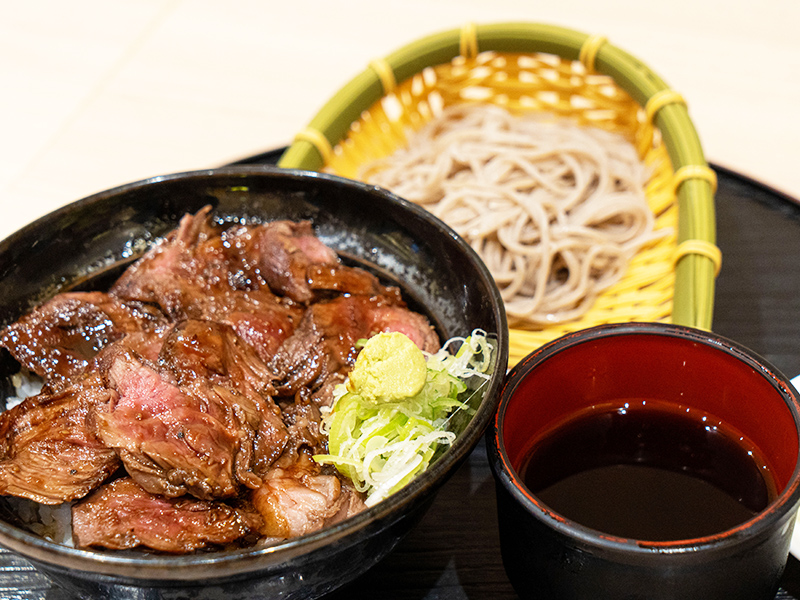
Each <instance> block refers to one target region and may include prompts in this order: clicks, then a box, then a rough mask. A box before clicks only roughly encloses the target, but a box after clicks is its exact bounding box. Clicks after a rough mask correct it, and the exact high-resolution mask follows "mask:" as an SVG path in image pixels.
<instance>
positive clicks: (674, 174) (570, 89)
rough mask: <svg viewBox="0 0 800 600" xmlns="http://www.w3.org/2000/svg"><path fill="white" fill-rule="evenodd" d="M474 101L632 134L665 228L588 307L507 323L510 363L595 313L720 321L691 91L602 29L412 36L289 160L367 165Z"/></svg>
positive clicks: (707, 189) (490, 28)
mask: <svg viewBox="0 0 800 600" xmlns="http://www.w3.org/2000/svg"><path fill="white" fill-rule="evenodd" d="M465 101H469V102H486V103H496V104H499V105H502V106H505V107H506V108H508V109H509V110H512V111H517V112H519V111H546V112H548V113H554V114H557V115H560V116H563V117H566V118H570V119H573V120H574V121H576V122H577V123H579V124H590V125H594V126H597V127H601V128H604V129H607V130H610V131H614V132H617V133H620V134H622V135H623V136H625V137H626V138H627V139H629V140H630V141H631V142H632V143H634V144H635V147H636V148H637V149H638V151H639V154H640V157H641V158H642V160H643V161H644V162H645V163H646V165H647V166H648V167H649V169H650V173H651V175H650V179H649V181H648V183H647V187H646V190H645V195H646V198H647V201H648V203H649V205H650V207H651V209H652V210H653V212H654V214H655V216H656V229H664V230H665V232H666V233H665V235H664V236H662V237H660V238H659V239H658V240H657V241H655V242H653V243H650V244H649V245H647V246H645V247H644V248H642V249H641V250H640V251H639V252H638V254H637V255H636V256H635V257H634V259H633V260H632V262H631V264H630V266H629V268H628V271H627V272H626V274H625V276H624V277H623V278H622V280H621V281H619V282H618V283H616V284H615V285H614V286H613V287H611V288H609V289H607V290H605V291H604V292H603V293H602V295H601V296H600V297H598V299H597V300H596V301H595V302H594V304H593V306H592V308H591V309H590V310H589V311H588V312H587V313H585V314H584V315H583V316H582V317H580V318H578V319H576V320H573V321H571V322H567V323H560V324H554V325H547V326H543V327H538V328H533V327H524V328H523V327H514V328H512V329H511V330H510V332H509V338H510V356H509V359H510V361H509V362H510V365H513V364H515V363H516V362H517V361H519V360H520V359H521V358H522V357H524V356H525V355H526V354H528V353H529V352H531V351H532V350H534V349H536V348H537V347H538V346H540V345H541V344H543V343H545V342H547V341H549V340H552V339H554V338H556V337H559V336H561V335H563V334H565V333H569V332H572V331H576V330H579V329H583V328H587V327H591V326H594V325H599V324H604V323H615V322H629V321H664V322H673V323H678V324H682V325H688V326H691V327H697V328H702V329H710V328H711V321H712V315H713V299H714V280H715V277H716V275H717V273H718V271H719V267H720V263H721V255H720V252H719V249H718V248H717V247H716V245H715V242H716V229H715V216H714V191H715V188H716V177H715V174H714V171H712V170H711V169H710V168H709V167H708V164H707V162H706V160H705V158H704V154H703V150H702V147H701V144H700V141H699V139H698V136H697V133H696V131H695V128H694V126H693V124H692V122H691V120H690V118H689V115H688V111H687V107H686V103H685V101H684V99H683V98H682V97H681V96H680V94H679V93H677V92H676V91H674V90H672V89H670V88H669V87H668V86H667V85H666V83H664V81H662V80H661V79H660V78H659V77H658V76H657V75H656V74H655V73H653V72H652V71H651V70H650V69H649V68H648V67H647V66H645V65H644V64H642V63H641V62H640V61H639V60H637V59H636V58H634V57H633V56H631V55H629V54H628V53H626V52H625V51H623V50H621V49H620V48H617V47H615V46H613V45H612V44H611V43H609V42H608V41H607V40H606V38H604V37H602V36H598V35H587V34H585V33H581V32H577V31H573V30H570V29H565V28H562V27H556V26H552V25H544V24H536V23H503V24H488V25H477V26H476V25H472V24H469V25H466V26H465V27H463V28H461V29H453V30H449V31H444V32H441V33H438V34H435V35H431V36H429V37H426V38H423V39H420V40H418V41H415V42H413V43H411V44H409V45H407V46H405V47H403V48H401V49H399V50H397V51H396V52H394V53H392V54H390V55H388V56H386V57H385V58H383V59H378V60H373V61H372V62H370V63H369V65H368V67H367V68H366V69H365V70H364V71H363V72H362V73H360V74H359V75H357V76H356V77H355V78H354V79H352V80H351V81H350V82H349V83H347V84H346V85H345V86H344V87H343V88H342V89H341V90H340V91H339V92H338V93H337V94H336V95H335V96H334V97H333V98H331V99H330V100H329V101H328V103H327V104H325V105H324V106H323V108H322V109H321V110H320V111H319V112H318V113H317V115H316V116H315V117H314V118H313V119H312V120H311V121H310V123H309V125H308V127H307V128H306V129H305V130H303V131H301V132H300V133H298V135H297V136H296V138H295V140H294V142H293V143H292V145H291V146H290V147H289V148H288V149H287V150H286V152H285V153H284V154H283V156H282V157H281V159H280V161H279V163H278V164H279V166H281V167H286V168H300V169H309V170H318V171H321V170H324V171H328V172H332V173H336V174H338V175H342V176H344V177H350V178H356V177H357V173H358V170H359V168H360V167H361V166H362V165H364V164H366V163H367V162H370V161H372V160H375V159H377V158H381V157H384V156H387V155H389V154H391V153H392V152H394V151H395V150H396V149H397V148H399V147H401V146H403V145H404V144H405V143H406V139H407V134H408V133H409V131H414V130H417V129H419V128H420V127H421V126H422V125H423V124H425V123H426V122H427V121H429V120H430V119H431V118H432V117H433V115H434V114H436V112H437V110H440V109H441V108H443V107H445V106H448V105H451V104H454V103H463V102H465Z"/></svg>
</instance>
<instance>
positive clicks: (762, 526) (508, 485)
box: [486, 322, 800, 554]
mask: <svg viewBox="0 0 800 600" xmlns="http://www.w3.org/2000/svg"><path fill="white" fill-rule="evenodd" d="M629 335H661V336H666V337H673V338H681V339H685V340H687V341H692V342H695V343H700V344H703V345H705V346H708V347H713V348H716V349H718V350H720V351H722V352H725V353H727V354H729V355H731V356H733V357H734V358H735V359H738V360H740V361H742V362H744V363H745V364H747V365H749V366H750V367H751V368H753V369H754V371H756V372H757V373H758V374H760V375H761V376H762V377H764V378H765V379H767V380H768V381H769V382H770V383H771V384H772V386H773V387H774V388H775V389H776V391H777V392H778V393H779V394H780V395H781V396H782V398H783V401H784V402H785V404H786V405H787V408H788V409H789V411H790V413H791V415H792V419H793V420H794V423H795V427H796V429H797V433H798V441H800V394H799V393H798V391H797V390H796V389H795V388H794V386H793V385H792V384H791V382H790V381H789V379H788V378H787V377H786V376H785V375H784V374H783V373H781V372H780V371H779V370H778V369H777V368H775V367H774V366H773V365H772V364H771V363H769V361H767V360H766V359H764V358H763V357H761V356H759V355H758V354H756V353H755V352H754V351H752V350H750V349H749V348H747V347H745V346H743V345H741V344H739V343H738V342H735V341H733V340H730V339H728V338H725V337H723V336H720V335H718V334H715V333H713V332H710V331H706V330H701V329H697V328H693V327H688V326H684V325H675V324H670V323H659V322H646V323H645V322H631V323H615V324H604V325H598V326H595V327H591V328H588V329H583V330H580V331H576V332H573V333H569V334H566V335H564V336H562V337H559V338H557V339H555V340H552V341H551V342H548V343H547V344H544V345H543V346H541V347H539V348H538V349H536V350H534V351H533V352H531V353H530V354H528V355H527V356H526V357H525V358H523V359H522V360H520V361H519V362H518V363H517V364H516V365H515V366H514V368H513V369H512V370H511V371H509V373H508V374H507V376H506V379H505V381H504V382H503V386H502V388H501V390H500V402H499V404H498V408H497V411H496V412H495V416H494V419H493V421H492V423H491V426H490V428H489V430H488V431H487V434H486V437H487V450H488V454H489V463H490V466H491V468H492V472H493V474H494V476H495V480H496V482H497V483H498V485H502V486H503V487H504V488H505V490H506V491H507V492H508V493H510V494H511V496H512V497H513V498H514V500H515V501H516V502H518V503H519V504H520V505H521V506H522V508H523V509H524V510H525V511H526V512H528V513H529V514H531V515H532V516H534V517H535V518H537V519H538V520H539V521H542V522H544V523H545V524H546V525H547V526H549V527H551V528H553V529H555V530H557V531H558V532H560V533H562V534H565V535H568V536H570V537H572V538H574V539H576V540H580V541H582V542H583V543H584V544H587V545H590V546H595V547H603V548H606V549H615V550H618V551H624V552H632V553H642V554H652V552H653V551H658V552H661V553H669V554H681V553H685V552H688V551H697V550H698V549H700V548H709V549H710V548H716V547H719V546H720V545H723V544H725V545H727V544H730V543H739V542H743V541H744V540H747V539H753V538H756V537H759V535H760V534H761V533H762V532H764V531H767V530H768V529H769V528H770V527H772V526H773V525H774V524H775V523H777V522H779V521H780V520H781V519H783V518H785V517H786V516H787V515H789V513H791V511H792V510H793V509H795V508H796V506H797V505H798V502H800V450H799V451H798V457H797V460H796V462H795V468H794V470H793V472H792V475H791V477H790V478H789V480H788V482H787V484H786V486H785V487H784V489H783V490H782V491H781V492H780V493H779V494H778V496H777V497H776V498H775V499H774V500H773V501H772V502H771V503H770V504H769V505H768V506H767V507H766V508H765V509H764V510H762V511H760V512H759V513H758V514H756V515H754V516H753V517H752V518H750V519H748V520H747V521H744V522H743V523H741V524H739V525H737V526H736V527H733V528H730V529H726V530H724V531H721V532H718V533H715V534H711V535H707V536H702V537H696V538H688V539H679V540H668V541H651V540H637V539H635V538H626V537H621V536H615V535H610V534H606V533H603V532H602V531H599V530H597V529H593V528H590V527H587V526H584V525H581V524H580V523H578V522H576V521H573V520H571V519H568V518H566V517H564V516H563V515H561V514H559V513H558V512H556V511H554V510H553V509H551V508H550V507H548V506H547V505H546V504H545V503H543V502H542V501H540V500H538V499H537V498H536V496H535V494H533V493H531V492H530V491H529V490H528V489H527V488H526V487H525V484H524V483H523V481H522V479H521V477H520V476H519V474H518V473H517V472H516V470H515V469H514V468H513V467H512V466H511V462H510V459H509V457H508V454H507V452H506V448H505V443H504V441H503V429H504V428H503V423H504V417H505V413H506V410H507V408H508V406H509V402H510V401H511V398H512V397H513V395H514V393H515V391H516V389H517V387H518V386H519V384H520V383H521V382H522V381H523V380H524V379H525V378H526V377H527V376H528V374H529V373H530V371H532V370H533V369H534V368H535V367H536V366H537V365H539V364H541V363H543V362H544V361H546V360H547V359H549V358H550V357H552V356H554V355H555V354H558V353H560V352H561V351H563V350H565V349H568V348H570V347H573V346H576V345H580V344H583V343H586V342H590V341H593V340H597V339H601V338H607V337H615V336H629Z"/></svg>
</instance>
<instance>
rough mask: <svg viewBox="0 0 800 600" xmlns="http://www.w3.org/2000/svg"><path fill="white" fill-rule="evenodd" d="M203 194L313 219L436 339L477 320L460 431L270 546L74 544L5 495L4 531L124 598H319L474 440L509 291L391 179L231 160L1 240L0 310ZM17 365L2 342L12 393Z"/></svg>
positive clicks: (74, 587) (102, 279)
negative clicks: (391, 187)
mask: <svg viewBox="0 0 800 600" xmlns="http://www.w3.org/2000/svg"><path fill="white" fill-rule="evenodd" d="M206 204H211V205H212V206H213V207H214V210H213V215H214V216H215V217H216V218H217V219H218V220H221V221H230V222H242V221H264V220H272V219H294V220H299V219H309V220H311V221H312V223H313V226H314V229H315V232H316V233H317V235H318V236H319V237H320V239H321V240H322V241H323V242H324V243H326V244H327V245H329V246H331V247H332V248H334V249H335V250H337V252H339V254H340V256H342V258H343V260H345V261H347V262H351V263H353V264H357V265H360V266H363V267H366V268H369V269H371V270H372V271H373V272H375V273H376V274H377V275H379V276H380V277H381V278H383V279H384V280H386V281H387V282H388V283H393V284H396V285H398V286H400V288H401V289H402V291H403V293H404V295H405V297H406V299H407V300H408V301H409V305H410V306H411V308H414V309H416V310H419V311H421V312H423V313H425V314H426V315H427V316H428V317H429V318H430V319H431V321H432V322H433V323H434V324H435V326H436V328H437V330H438V333H439V335H440V337H441V338H442V339H446V338H448V337H452V336H455V335H465V334H468V333H469V332H470V331H472V330H473V329H474V328H476V327H477V328H481V329H484V330H485V331H487V332H489V333H490V334H491V336H492V338H493V339H494V342H495V344H496V352H495V354H496V358H495V362H494V366H493V372H492V377H491V380H490V382H489V385H488V386H486V387H485V388H484V389H485V392H484V393H483V394H482V395H481V396H480V397H478V398H477V399H476V401H475V409H476V411H475V413H474V415H472V416H469V415H466V414H465V413H463V411H462V413H460V414H464V416H463V417H461V419H460V420H457V421H456V422H455V423H454V425H453V427H454V429H455V430H456V431H457V433H458V438H457V439H456V441H455V442H454V443H453V445H452V446H450V447H449V448H448V449H447V450H446V451H445V452H443V453H442V455H441V456H440V457H439V458H438V459H437V460H436V461H435V462H434V463H433V464H432V465H431V467H430V468H429V469H428V470H427V471H426V472H425V473H423V474H422V475H421V476H419V477H418V478H417V479H415V480H414V481H413V482H412V483H411V484H409V485H408V486H407V487H405V488H404V489H402V490H401V491H399V492H398V493H396V494H394V495H392V496H390V497H389V498H387V499H386V500H384V501H382V502H379V503H378V504H376V505H375V506H374V507H372V508H370V509H368V510H366V511H365V512H362V513H360V514H358V515H356V516H355V517H353V518H351V519H349V520H346V521H344V522H342V523H339V524H337V525H335V526H331V527H328V528H326V529H323V530H321V531H319V532H316V533H312V534H308V535H305V536H302V537H299V538H296V539H292V540H290V541H287V542H284V543H281V544H279V545H276V546H273V547H269V548H262V549H244V550H237V551H225V552H210V553H205V554H194V555H186V556H163V555H149V554H144V553H134V552H115V551H89V550H78V549H75V548H71V547H68V546H64V545H59V544H55V543H52V542H50V541H48V540H46V539H44V538H42V537H39V536H38V535H36V534H35V533H32V532H31V531H29V530H27V529H25V528H24V527H23V526H21V525H20V524H19V522H18V521H17V522H15V521H16V519H15V515H14V514H13V509H12V508H11V506H10V504H9V503H7V502H6V501H5V499H0V516H2V520H0V544H2V545H3V546H5V547H7V548H9V549H11V550H12V551H15V552H17V553H19V554H21V555H22V556H24V557H25V558H27V559H28V560H29V561H30V562H32V563H33V564H34V565H35V566H37V567H38V569H39V570H40V571H41V572H43V573H44V574H46V575H48V576H49V577H50V578H51V579H52V580H54V581H55V582H56V583H57V584H59V585H61V586H62V587H65V588H67V589H69V590H70V591H73V592H77V593H79V594H83V595H92V596H96V597H109V596H111V597H128V598H179V597H187V596H191V597H193V598H211V597H224V598H253V597H260V598H272V597H280V598H285V599H290V598H315V597H318V596H321V595H323V594H325V593H327V592H330V591H332V590H333V589H335V588H337V587H339V586H340V585H342V584H344V583H347V582H349V581H351V580H353V579H355V578H356V577H358V576H359V575H360V574H362V573H363V572H364V571H366V570H367V569H369V568H370V567H371V566H373V565H374V564H375V563H376V562H378V561H379V560H380V559H381V558H383V557H384V556H385V555H386V554H387V553H388V552H389V551H390V550H391V549H392V548H393V547H394V546H395V544H396V543H397V542H398V541H399V540H400V539H401V538H402V537H403V535H405V534H406V533H407V532H408V531H409V530H410V529H411V527H413V525H414V524H416V523H417V522H418V521H419V519H420V518H421V517H422V516H423V514H424V511H425V509H426V508H427V507H428V506H429V505H430V503H431V501H432V499H433V497H434V495H435V493H436V491H437V490H438V489H439V488H440V486H441V485H442V484H444V483H445V481H446V480H447V479H448V478H449V476H450V475H451V474H452V473H453V472H454V471H455V469H456V468H457V467H458V466H459V465H460V464H461V463H462V461H463V460H464V459H465V458H466V457H467V456H468V455H469V453H470V452H471V451H472V449H473V448H474V447H475V445H476V444H477V442H478V441H479V439H480V438H481V435H482V433H483V432H484V430H485V429H486V427H487V425H488V423H489V421H490V419H491V418H492V415H493V414H494V411H495V409H496V406H497V401H498V388H499V386H500V384H501V381H502V379H503V376H504V374H505V371H506V368H507V362H508V337H507V327H506V320H505V312H504V309H503V303H502V300H501V298H500V294H499V292H498V290H497V287H496V286H495V284H494V281H493V280H492V278H491V276H490V274H489V272H488V270H487V269H486V267H485V266H484V265H483V263H482V262H481V261H480V259H479V258H478V257H477V255H476V254H475V253H474V252H473V251H472V249H471V248H470V247H469V246H468V245H467V244H466V243H465V242H464V241H463V240H462V239H461V238H460V237H459V236H458V235H456V234H455V233H454V232H453V231H452V230H451V229H450V228H448V227H447V226H446V225H444V224H443V223H442V222H441V221H439V220H438V219H436V218H434V217H433V216H431V215H430V214H429V213H427V212H426V211H424V210H422V209H420V208H419V207H417V206H415V205H413V204H411V203H409V202H406V201H404V200H402V199H400V198H398V197H396V196H394V195H392V194H390V193H389V192H386V191H385V190H382V189H380V188H376V187H374V186H368V185H364V184H361V183H357V182H354V181H350V180H347V179H343V178H340V177H334V176H329V175H323V174H319V173H312V172H301V171H289V170H282V169H275V168H270V167H252V166H250V167H226V168H221V169H214V170H208V171H198V172H191V173H181V174H174V175H167V176H164V177H156V178H153V179H149V180H146V181H142V182H137V183H132V184H129V185H124V186H121V187H118V188H115V189H112V190H109V191H105V192H101V193H99V194H96V195H93V196H90V197H88V198H85V199H83V200H80V201H78V202H75V203H73V204H70V205H68V206H66V207H64V208H62V209H60V210H57V211H55V212H53V213H51V214H49V215H47V216H45V217H43V218H41V219H39V220H37V221H35V222H34V223H32V224H30V225H28V226H27V227H25V228H23V229H22V230H20V231H18V232H16V233H15V234H13V235H12V236H11V237H9V238H8V239H6V240H4V241H3V242H0V315H2V320H3V323H2V324H7V323H9V322H11V321H13V320H15V319H16V318H18V317H19V316H20V315H21V314H22V313H23V312H25V311H26V310H27V309H28V308H30V307H31V306H33V305H34V304H35V303H37V302H40V301H42V300H44V299H46V298H47V297H49V296H51V295H53V294H54V293H56V292H59V291H63V290H65V289H102V288H104V287H106V286H108V285H109V284H110V282H111V281H112V280H113V279H114V278H115V277H116V276H117V275H118V274H119V273H120V272H121V270H122V269H123V268H124V266H126V265H127V264H129V263H130V262H131V261H132V260H134V259H135V258H136V257H138V256H139V255H141V253H142V252H143V251H144V250H145V249H146V248H147V247H148V246H150V245H151V244H152V243H154V242H155V241H156V240H157V239H158V238H159V236H161V235H163V234H165V233H166V232H168V231H169V230H171V229H172V228H174V227H175V226H176V225H177V222H178V220H179V219H180V217H181V216H182V215H183V214H185V213H187V212H195V211H197V210H198V209H200V208H201V207H203V206H204V205H206ZM17 368H18V366H17V364H16V362H15V361H13V360H12V359H11V358H10V356H9V355H8V354H7V353H5V351H4V354H3V356H2V358H1V359H0V382H2V385H3V389H2V390H1V391H2V395H3V397H4V398H5V397H6V396H8V395H9V394H10V392H11V389H12V386H11V384H10V381H9V379H10V375H11V374H12V373H13V372H14V371H16V370H17Z"/></svg>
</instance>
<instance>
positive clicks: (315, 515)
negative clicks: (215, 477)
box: [251, 453, 364, 538]
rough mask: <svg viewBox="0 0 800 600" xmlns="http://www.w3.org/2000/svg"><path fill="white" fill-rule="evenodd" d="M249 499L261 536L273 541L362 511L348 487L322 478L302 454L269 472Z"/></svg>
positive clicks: (317, 468) (332, 478)
mask: <svg viewBox="0 0 800 600" xmlns="http://www.w3.org/2000/svg"><path fill="white" fill-rule="evenodd" d="M251 498H252V502H253V506H254V507H255V508H256V510H257V511H258V513H259V514H260V515H261V517H262V519H263V523H262V526H261V533H262V535H264V536H266V537H274V538H291V537H296V536H299V535H304V534H306V533H311V532H312V531H316V530H318V529H321V528H322V527H324V526H325V525H328V524H331V523H334V522H337V521H338V520H341V519H342V518H345V517H346V516H348V515H350V514H355V513H356V512H359V511H360V510H363V508H364V504H363V502H361V500H360V498H359V497H358V495H357V494H356V493H355V492H354V490H353V489H352V488H351V487H348V486H345V485H342V482H341V481H340V480H339V478H338V477H337V476H335V475H330V474H323V473H322V472H321V468H320V466H319V465H318V464H316V463H315V462H314V461H313V460H312V459H311V458H310V457H309V456H308V455H307V454H305V453H302V454H300V455H299V457H298V458H297V460H296V461H295V462H294V464H292V465H290V466H288V467H286V468H279V467H276V468H274V469H272V470H271V471H270V473H269V475H268V476H267V477H266V478H265V479H264V485H263V486H261V487H260V488H258V489H257V490H255V491H254V492H253V493H252V496H251Z"/></svg>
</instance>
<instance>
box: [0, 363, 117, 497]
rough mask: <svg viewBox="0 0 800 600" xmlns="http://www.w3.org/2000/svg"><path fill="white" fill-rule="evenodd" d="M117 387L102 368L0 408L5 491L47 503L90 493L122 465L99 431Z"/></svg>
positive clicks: (0, 476)
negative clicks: (0, 410) (99, 418)
mask: <svg viewBox="0 0 800 600" xmlns="http://www.w3.org/2000/svg"><path fill="white" fill-rule="evenodd" d="M113 396H114V393H113V392H112V391H110V390H108V389H107V388H106V387H105V385H104V383H103V380H102V378H101V377H100V376H99V375H97V374H92V375H87V376H85V377H83V378H81V379H78V380H76V381H73V382H72V383H71V384H70V385H69V386H67V387H66V388H65V389H63V390H61V391H60V392H56V393H42V394H39V395H38V396H32V397H30V398H28V399H26V400H25V401H24V402H22V403H21V404H18V405H17V406H15V407H14V408H12V409H10V410H7V411H5V412H4V413H2V414H0V451H1V457H0V493H2V494H8V495H12V496H19V497H22V498H28V499H30V500H34V501H36V502H40V503H42V504H60V503H62V502H68V501H70V500H74V499H76V498H81V497H83V496H84V495H86V494H88V493H89V492H90V491H91V490H92V489H93V488H95V487H96V486H98V485H99V484H100V483H101V482H102V481H104V480H105V479H106V478H108V477H109V475H111V474H112V473H114V472H115V471H116V470H117V469H118V468H119V466H120V462H119V459H118V458H117V455H116V453H115V452H114V451H113V450H112V449H110V448H108V447H107V446H105V445H104V444H103V443H102V442H101V441H100V440H98V439H97V438H96V437H95V435H94V433H93V431H94V425H93V422H92V420H93V418H94V416H95V414H98V413H102V412H103V411H105V410H107V409H108V406H109V404H110V403H111V401H112V399H113Z"/></svg>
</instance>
